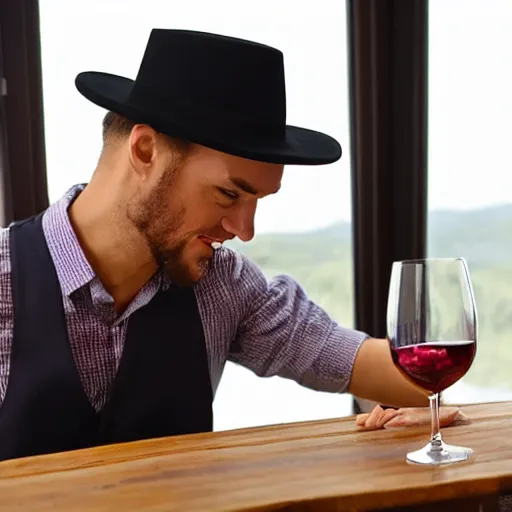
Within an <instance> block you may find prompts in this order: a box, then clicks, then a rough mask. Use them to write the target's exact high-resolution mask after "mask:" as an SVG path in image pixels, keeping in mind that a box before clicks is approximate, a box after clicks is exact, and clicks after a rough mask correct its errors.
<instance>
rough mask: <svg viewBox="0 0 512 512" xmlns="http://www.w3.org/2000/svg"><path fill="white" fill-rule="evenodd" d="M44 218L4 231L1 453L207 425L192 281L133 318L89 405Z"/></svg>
mask: <svg viewBox="0 0 512 512" xmlns="http://www.w3.org/2000/svg"><path fill="white" fill-rule="evenodd" d="M41 220H42V217H41V216H38V217H35V218H33V219H30V220H27V221H24V222H21V223H18V224H16V225H14V226H12V227H11V230H10V246H11V265H12V272H11V279H12V298H13V304H14V333H13V343H12V352H11V367H10V374H9V381H8V387H7V394H6V396H5V399H4V402H3V403H2V404H1V405H0V460H4V459H10V458H15V457H23V456H27V455H37V454H44V453H52V452H60V451H66V450H74V449H79V448H86V447H92V446H98V445H102V444H109V443H118V442H124V441H133V440H138V439H147V438H154V437H162V436H171V435H176V434H188V433H196V432H207V431H211V430H212V423H213V421H212V402H213V393H212V387H211V381H210V374H209V370H208V359H207V353H206V347H205V341H204V333H203V327H202V323H201V318H200V315H199V311H198V307H197V302H196V298H195V294H194V290H193V289H192V288H190V289H178V288H175V287H173V286H171V287H170V288H169V290H168V291H163V290H161V291H159V292H158V293H157V295H156V296H155V297H154V298H153V300H151V301H150V302H149V303H148V304H147V305H146V306H145V307H143V308H140V309H139V310H137V311H136V312H135V313H134V314H133V315H131V317H130V319H129V320H128V329H127V335H126V340H125V345H124V350H123V354H122V357H121V361H120V364H119V369H118V372H117V375H116V378H115V381H114V384H113V387H112V389H111V391H110V393H109V397H108V401H107V403H106V405H105V406H104V407H103V408H102V410H101V411H100V412H99V413H97V412H96V411H95V410H94V408H93V407H92V405H91V404H90V402H89V400H88V398H87V396H86V394H85V391H84V389H83V387H82V383H81V380H80V376H79V374H78V370H77V368H76V365H75V362H74V359H73V355H72V352H71V348H70V345H69V339H68V333H67V327H66V320H65V316H64V308H63V301H62V294H61V290H60V286H59V282H58V279H57V273H56V271H55V267H54V265H53V261H52V259H51V256H50V253H49V251H48V247H47V245H46V240H45V238H44V234H43V229H42V223H41Z"/></svg>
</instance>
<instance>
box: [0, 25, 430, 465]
mask: <svg viewBox="0 0 512 512" xmlns="http://www.w3.org/2000/svg"><path fill="white" fill-rule="evenodd" d="M76 85H77V88H78V90H79V91H80V92H81V93H82V94H83V95H84V96H85V97H86V98H88V99H89V100H91V101H92V102H94V103H96V104H97V105H99V106H101V107H103V108H105V109H107V110H108V113H107V115H106V116H105V119H104V124H103V137H104V145H103V150H102V153H101V156H100V159H99V162H98V165H97V168H96V170H95V172H94V174H93V176H92V178H91V180H90V183H89V184H88V185H87V186H77V187H73V188H72V189H71V190H70V191H69V192H68V193H67V194H66V195H65V196H64V197H63V198H62V199H61V200H60V201H58V202H57V203H55V204H54V205H52V206H51V207H50V208H49V209H48V210H47V211H45V212H43V213H42V214H41V215H39V216H37V217H35V218H34V219H29V220H27V221H24V222H21V223H18V224H16V225H13V226H11V227H10V229H5V230H3V231H2V232H1V234H0V314H1V324H0V325H1V329H0V404H1V405H0V459H7V458H13V457H20V456H26V455H31V454H40V453H49V452H56V451H63V450H69V449H76V448H82V447H88V446H95V445H99V444H105V443H113V442H122V441H130V440H135V439H142V438H148V437H158V436H167V435H174V434H183V433H190V432H201V431H208V430H211V429H212V401H213V397H214V394H215V390H216V388H217V386H218V384H219V380H220V378H221V375H222V370H223V367H224V364H225V362H226V360H231V361H235V362H237V363H239V364H242V365H244V366H246V367H247V368H249V369H251V370H252V371H254V372H255V373H256V374H258V375H261V376H270V375H280V376H282V377H285V378H290V379H293V380H295V381H297V382H298V383H300V384H302V385H304V386H308V387H310V388H313V389H318V390H324V391H330V392H336V393H341V392H345V391H348V392H350V393H353V394H355V395H357V396H359V397H363V398H368V399H372V400H374V401H377V402H380V403H386V404H390V405H401V406H416V405H419V406H421V405H426V404H427V403H428V400H427V397H426V393H425V392H423V391H421V390H419V389H417V388H416V387H414V386H413V385H412V384H410V383H409V382H408V381H407V380H406V379H405V378H403V377H402V375H401V374H400V373H399V372H398V371H397V370H396V369H395V367H394V365H393V364H392V361H391V357H390V354H389V349H388V346H387V343H386V341H385V340H379V339H371V338H369V337H368V336H367V335H366V334H365V333H362V332H358V331H354V330H351V329H347V328H344V327H342V326H340V325H337V324H336V323H335V322H334V321H333V320H332V319H331V318H329V316H328V315H327V314H326V312H325V311H323V310H322V309H321V308H320V307H318V306H317V305H316V304H314V303H312V302H311V301H309V300H308V298H307V296H306V294H305V293H304V291H303V290H302V288H301V287H300V286H299V285H298V283H296V282H295V281H294V280H293V279H292V278H290V277H286V276H280V277H276V278H275V279H273V280H272V281H270V282H267V280H266V279H265V277H264V276H263V274H262V272H261V271H260V270H259V269H258V268H257V267H256V266H255V265H254V264H253V263H251V262H250V261H248V260H247V259H246V258H245V257H243V256H241V255H239V254H237V253H235V252H233V251H232V250H230V249H228V248H225V247H222V243H223V242H224V241H226V240H230V239H232V238H234V237H238V238H240V239H241V240H243V241H247V240H250V239H251V238H252V237H253V235H254V215H255V211H256V205H257V202H258V200H259V199H261V198H263V197H265V196H267V195H269V194H274V193H276V192H277V191H278V190H279V187H280V184H281V177H282V174H283V167H284V165H285V164H296V165H320V164H328V163H331V162H334V161H336V160H338V159H339V158H340V156H341V150H340V147H339V145H338V143H337V142H336V141H335V140H334V139H332V138H331V137H329V136H327V135H325V134H321V133H318V132H314V131H310V130H306V129H303V128H296V127H290V126H286V105H285V88H284V71H283V59H282V54H281V53H280V52H279V51H278V50H275V49H273V48H270V47H267V46H264V45H259V44H256V43H252V42H247V41H242V40H239V39H232V38H227V37H222V36H216V35H213V34H204V33H197V32H189V31H177V30H153V31H152V33H151V36H150V38H149V42H148V45H147V48H146V52H145V54H144V57H143V61H142V64H141V67H140V70H139V73H138V76H137V79H136V80H135V81H132V80H129V79H127V78H123V77H118V76H114V75H109V74H106V73H96V72H87V73H82V74H80V75H79V76H78V77H77V80H76ZM305 200H307V198H305Z"/></svg>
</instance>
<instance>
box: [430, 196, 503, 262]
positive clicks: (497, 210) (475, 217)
mask: <svg viewBox="0 0 512 512" xmlns="http://www.w3.org/2000/svg"><path fill="white" fill-rule="evenodd" d="M428 220H429V230H428V233H429V240H428V248H429V255H430V256H440V257H447V256H464V257H465V258H466V259H467V260H468V263H469V264H470V266H481V265H488V264H492V263H494V264H495V263H508V262H511V261H512V204H511V205H504V206H497V207H493V208H486V209H481V210H471V211H464V212H453V211H438V212H433V213H431V214H430V215H429V219H428Z"/></svg>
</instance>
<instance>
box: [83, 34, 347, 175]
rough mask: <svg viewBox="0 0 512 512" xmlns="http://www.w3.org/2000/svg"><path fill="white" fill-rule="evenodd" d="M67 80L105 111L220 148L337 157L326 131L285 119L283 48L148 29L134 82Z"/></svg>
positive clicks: (271, 157) (279, 157)
mask: <svg viewBox="0 0 512 512" xmlns="http://www.w3.org/2000/svg"><path fill="white" fill-rule="evenodd" d="M75 83H76V87H77V88H78V90H79V91H80V92H81V93H82V94H83V95H84V96H85V97H86V98H87V99H89V100H91V101H92V102H93V103H96V104H97V105H99V106H101V107H103V108H105V109H108V110H111V111H113V112H116V113H118V114H121V115H123V116H125V117H127V118H128V119H130V120H131V121H133V122H136V123H141V124H148V125H150V126H152V127H153V128H154V129H155V130H157V131H159V132H161V133H164V134H167V135H170V136H175V137H179V138H182V139H186V140H189V141H191V142H195V143H197V144H201V145H203V146H207V147H209V148H212V149H216V150H218V151H222V152H224V153H229V154H232V155H237V156H241V157H244V158H249V159H252V160H259V161H263V162H270V163H279V164H295V165H319V164H328V163H332V162H335V161H336V160H338V159H339V158H340V156H341V148H340V145H339V144H338V142H337V141H336V140H335V139H333V138H332V137H330V136H328V135H325V134H323V133H319V132H316V131H313V130H308V129H305V128H297V127H295V126H287V125H286V92H285V78H284V65H283V54H282V53H281V52H280V51H279V50H276V49H275V48H271V47H270V46H265V45H262V44H259V43H254V42H251V41H245V40H242V39H237V38H232V37H226V36H219V35H215V34H208V33H204V32H194V31H188V30H165V29H153V30H152V31H151V34H150V37H149V41H148V44H147V47H146V51H145V53H144V57H143V59H142V63H141V66H140V68H139V72H138V74H137V78H136V79H135V81H133V80H130V79H128V78H124V77H121V76H116V75H112V74H109V73H100V72H93V71H89V72H84V73H80V74H79V75H78V76H77V77H76V82H75Z"/></svg>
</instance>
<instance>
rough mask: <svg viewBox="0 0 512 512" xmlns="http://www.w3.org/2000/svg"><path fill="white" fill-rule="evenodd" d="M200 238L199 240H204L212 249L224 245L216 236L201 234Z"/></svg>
mask: <svg viewBox="0 0 512 512" xmlns="http://www.w3.org/2000/svg"><path fill="white" fill-rule="evenodd" d="M198 238H199V240H201V242H203V243H204V244H205V245H207V246H208V247H209V248H210V249H213V250H214V251H215V250H217V249H220V247H222V242H221V241H220V240H216V239H215V238H211V237H209V236H205V235H199V236H198Z"/></svg>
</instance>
